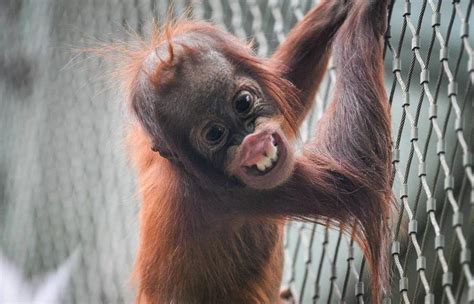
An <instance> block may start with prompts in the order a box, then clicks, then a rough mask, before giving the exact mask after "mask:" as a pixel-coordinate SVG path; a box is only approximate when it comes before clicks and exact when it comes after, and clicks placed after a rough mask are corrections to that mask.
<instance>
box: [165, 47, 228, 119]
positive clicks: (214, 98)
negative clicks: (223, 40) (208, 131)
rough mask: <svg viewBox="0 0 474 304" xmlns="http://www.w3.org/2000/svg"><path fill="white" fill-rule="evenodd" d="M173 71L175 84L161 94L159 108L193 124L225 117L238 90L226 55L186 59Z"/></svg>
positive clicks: (203, 54) (209, 53) (201, 54)
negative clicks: (229, 102) (206, 117)
mask: <svg viewBox="0 0 474 304" xmlns="http://www.w3.org/2000/svg"><path fill="white" fill-rule="evenodd" d="M173 69H174V70H173V72H174V76H173V78H174V80H173V81H172V82H171V85H170V86H169V87H168V89H167V90H166V92H162V93H163V94H159V95H160V96H159V98H158V99H159V100H157V103H158V107H160V108H162V110H164V109H166V112H167V113H168V114H171V115H172V116H174V117H176V118H177V119H183V120H187V121H190V122H192V121H195V120H199V119H201V118H203V117H204V116H209V115H213V114H215V115H219V114H222V112H223V111H224V109H225V105H226V101H227V100H228V99H229V98H231V97H232V94H233V92H234V90H235V69H234V67H233V66H232V64H231V63H230V62H229V61H228V60H227V59H226V58H225V57H224V56H223V55H222V54H220V53H219V52H217V51H215V50H211V49H210V50H203V51H199V52H196V53H193V54H192V55H191V56H189V57H186V56H185V57H184V58H182V59H181V60H180V63H179V64H178V65H177V66H175V67H174V68H173ZM158 112H160V111H158Z"/></svg>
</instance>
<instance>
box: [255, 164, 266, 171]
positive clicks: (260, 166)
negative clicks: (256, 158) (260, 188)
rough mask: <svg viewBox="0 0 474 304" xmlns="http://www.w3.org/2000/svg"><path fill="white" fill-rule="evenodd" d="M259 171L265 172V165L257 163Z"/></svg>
mask: <svg viewBox="0 0 474 304" xmlns="http://www.w3.org/2000/svg"><path fill="white" fill-rule="evenodd" d="M257 169H258V170H259V171H265V165H264V164H263V163H257Z"/></svg>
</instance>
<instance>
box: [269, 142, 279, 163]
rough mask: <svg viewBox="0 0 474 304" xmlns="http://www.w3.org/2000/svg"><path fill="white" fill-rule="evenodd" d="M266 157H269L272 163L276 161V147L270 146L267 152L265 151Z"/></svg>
mask: <svg viewBox="0 0 474 304" xmlns="http://www.w3.org/2000/svg"><path fill="white" fill-rule="evenodd" d="M266 153H267V157H269V158H270V159H271V160H272V161H276V160H277V159H278V147H277V146H274V145H270V147H269V148H268V150H267V151H266Z"/></svg>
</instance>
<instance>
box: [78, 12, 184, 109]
mask: <svg viewBox="0 0 474 304" xmlns="http://www.w3.org/2000/svg"><path fill="white" fill-rule="evenodd" d="M173 10H174V9H173V6H172V5H171V6H170V8H169V10H168V12H167V14H166V17H165V18H164V22H163V23H162V24H159V23H158V22H157V21H156V20H155V19H153V20H152V22H151V30H150V34H149V35H141V34H138V33H137V32H135V31H133V30H130V29H127V30H125V33H126V37H125V39H124V40H113V41H111V42H102V41H99V42H97V41H95V42H92V43H91V46H89V47H83V48H76V49H75V50H76V51H77V52H79V53H83V54H90V55H92V56H95V57H99V58H101V59H104V60H105V62H106V63H108V64H109V65H110V67H109V68H108V69H107V70H106V72H105V74H104V75H103V76H104V79H106V80H107V81H111V82H112V83H113V84H114V85H116V84H120V88H121V90H122V91H123V93H124V94H125V96H127V100H128V101H130V100H131V98H132V97H133V96H132V95H133V92H134V91H135V90H136V88H137V86H138V79H139V75H140V73H142V72H145V73H147V74H149V75H148V76H150V80H153V79H156V77H158V76H159V75H155V71H157V70H160V69H165V70H170V69H171V68H172V67H173V65H174V63H175V61H176V51H175V46H174V44H173V37H174V36H175V35H176V34H177V32H178V31H180V29H181V28H182V27H183V25H184V24H185V23H189V22H190V20H192V18H191V9H190V8H188V9H185V10H184V11H183V13H182V14H181V15H178V16H176V17H174V16H173ZM165 43H166V47H167V54H166V57H158V60H159V63H158V66H157V67H156V69H154V71H153V72H151V73H150V72H146V71H144V70H143V65H144V63H145V61H146V60H147V58H148V57H149V56H150V54H152V53H153V52H155V51H156V49H157V47H159V46H160V45H163V44H165Z"/></svg>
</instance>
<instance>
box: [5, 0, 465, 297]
mask: <svg viewBox="0 0 474 304" xmlns="http://www.w3.org/2000/svg"><path fill="white" fill-rule="evenodd" d="M334 1H335V0H334ZM316 2H317V1H312V0H261V1H260V0H236V1H231V0H229V1H225V0H222V1H220V0H202V1H198V0H196V1H178V0H176V1H175V2H174V5H173V10H174V12H175V13H176V14H179V13H180V12H181V11H182V10H184V9H185V8H186V7H187V6H191V7H192V13H193V15H195V16H196V17H197V18H201V19H211V20H213V21H214V22H215V23H216V24H218V25H220V26H222V27H224V28H226V29H227V30H229V31H231V32H232V33H234V34H236V35H237V36H238V37H241V38H244V39H248V38H253V39H254V40H255V42H256V45H257V46H258V50H257V52H258V53H259V54H261V55H265V54H268V53H271V51H272V50H273V49H274V48H275V46H276V45H278V43H279V42H281V41H282V40H283V39H284V38H285V35H286V33H287V32H288V31H289V29H290V28H291V27H292V25H293V24H294V23H295V22H297V21H298V20H300V19H301V18H302V17H303V16H304V14H305V12H306V11H308V10H309V9H310V8H311V7H313V6H314V5H315V3H316ZM168 10H169V4H168V2H167V1H158V0H87V1H66V0H63V1H53V0H0V29H1V30H0V96H1V97H0V130H1V131H0V251H1V252H2V253H3V254H4V255H6V256H7V257H8V258H9V259H10V260H12V261H13V262H14V263H15V264H16V265H18V266H19V267H20V268H22V269H24V270H25V272H26V275H27V277H32V278H34V277H36V276H37V275H38V274H41V273H44V272H46V271H49V270H52V269H54V268H56V267H57V266H58V265H59V264H60V263H61V262H62V261H63V260H65V259H66V258H67V257H68V256H69V255H70V254H71V253H73V252H75V251H77V252H78V253H79V254H78V256H79V257H80V259H79V267H77V268H76V270H75V272H74V274H73V276H72V282H71V284H70V288H69V289H68V293H67V294H66V298H65V300H64V302H66V303H122V302H131V301H132V299H133V289H132V288H131V287H130V285H129V283H128V278H129V275H130V272H131V267H132V263H133V257H134V253H135V250H136V245H137V236H138V224H137V220H138V217H137V210H138V208H139V202H138V198H137V195H136V185H135V183H134V180H135V179H134V175H133V171H132V170H130V166H129V165H128V163H127V158H126V156H125V152H124V148H123V144H122V141H123V133H124V132H123V126H124V125H125V123H124V121H126V111H124V106H123V102H122V97H121V96H120V95H119V94H117V93H116V91H117V90H116V89H115V87H116V84H113V83H111V82H109V81H108V80H107V79H106V77H103V75H104V70H106V64H105V63H104V62H102V61H101V60H100V59H97V58H86V57H85V56H84V55H75V54H74V53H73V52H72V51H71V50H72V49H74V48H78V47H79V48H80V47H83V46H85V45H89V44H90V42H91V41H95V40H94V39H99V40H107V39H128V38H127V37H129V35H126V34H125V32H127V31H130V30H131V31H134V32H137V33H138V34H146V33H147V32H148V30H149V27H150V24H151V20H152V19H153V18H156V19H157V20H158V21H160V20H163V16H164V15H165V14H166V12H167V11H168ZM471 11H472V1H471V0H460V1H459V0H458V1H441V0H439V1H435V0H413V1H409V0H405V1H403V0H395V1H394V4H393V7H391V8H390V33H389V35H387V43H386V49H385V62H386V78H385V79H386V88H387V92H388V95H389V97H390V98H389V99H390V104H391V106H392V114H393V142H394V151H393V168H394V192H395V193H396V194H397V195H396V196H397V198H398V200H397V201H398V203H399V204H400V205H401V211H400V216H399V217H397V216H395V220H394V224H393V234H394V241H393V243H392V257H393V258H392V260H391V263H392V266H393V267H392V272H393V274H392V283H393V284H392V296H391V301H392V302H393V303H396V302H404V303H423V302H424V301H428V302H426V303H434V302H436V303H445V302H447V303H468V302H474V277H473V262H471V259H472V252H474V248H473V247H474V241H473V234H474V231H473V230H474V225H473V224H474V215H473V213H474V207H473V205H474V189H473V185H474V173H473V167H472V164H473V160H472V150H473V143H474V132H473V127H474V126H473V116H474V110H473V102H474V98H473V89H472V87H473V84H474V58H473V57H474V53H473V50H472V45H473V44H474V42H473V38H472V34H471V36H470V34H469V32H470V31H471V32H472V30H473V27H474V26H473V25H472V24H474V21H473V20H472V19H473V17H472V16H471V15H472V13H471ZM336 77H337V70H336V69H335V68H330V70H329V72H328V75H327V77H326V79H325V81H324V84H323V85H322V86H321V88H322V89H321V90H320V92H319V93H318V95H317V103H316V106H315V109H314V111H313V112H312V115H311V117H309V118H308V120H307V121H306V123H305V125H304V126H303V128H302V136H303V137H304V138H307V137H308V135H309V134H311V132H312V130H314V124H315V123H316V121H317V120H318V119H319V117H320V116H321V114H322V112H323V110H324V108H325V106H326V105H327V103H328V101H329V100H330V96H331V89H332V85H333V84H334V82H335V78H336ZM397 218H398V220H397ZM286 232H287V233H286V238H285V255H286V263H285V275H284V278H283V284H284V285H286V286H290V287H291V289H292V291H293V293H294V294H295V296H296V297H297V299H298V300H299V301H300V302H302V303H312V302H319V303H341V302H345V303H356V302H358V303H362V302H364V300H365V301H367V297H366V295H368V294H369V290H370V284H368V281H367V277H366V271H365V268H366V267H365V264H364V261H363V259H362V257H361V254H360V252H359V250H358V249H357V248H356V247H355V246H354V243H353V242H352V241H351V240H350V239H348V238H347V236H345V235H342V234H341V233H340V232H339V231H337V230H328V229H326V228H324V227H322V226H318V225H314V224H311V223H302V222H292V223H290V224H288V226H287V231H286ZM1 275H2V274H0V283H1V282H2V281H1ZM364 282H365V284H364Z"/></svg>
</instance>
